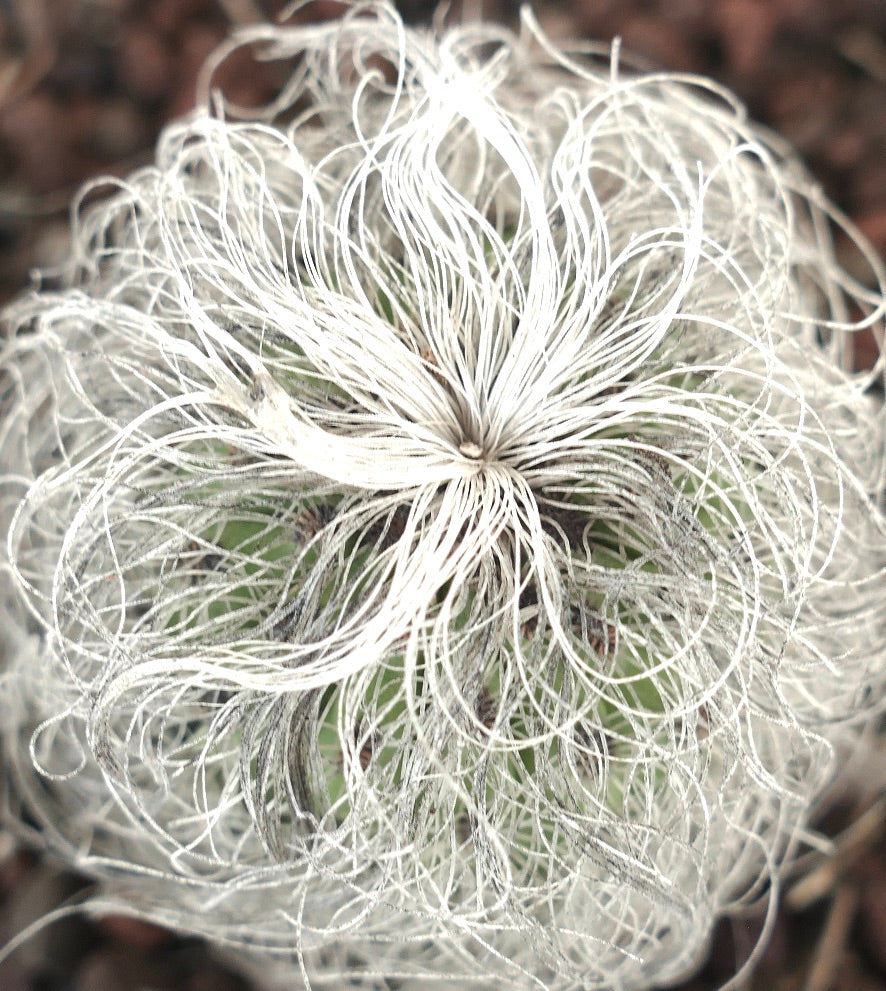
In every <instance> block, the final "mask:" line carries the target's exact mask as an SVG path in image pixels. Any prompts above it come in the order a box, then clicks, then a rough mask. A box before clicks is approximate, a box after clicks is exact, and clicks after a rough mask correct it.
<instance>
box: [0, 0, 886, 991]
mask: <svg viewBox="0 0 886 991" xmlns="http://www.w3.org/2000/svg"><path fill="white" fill-rule="evenodd" d="M525 25H526V28H527V30H526V33H525V37H524V38H523V39H518V38H517V37H515V36H513V35H511V34H510V33H508V32H507V31H506V30H504V29H503V28H498V27H494V26H490V25H473V26H463V27H461V28H458V29H453V30H451V31H449V32H447V33H445V34H443V35H442V36H439V37H434V36H432V35H431V34H425V33H419V32H413V31H408V30H406V29H405V28H404V27H403V25H402V24H401V23H400V21H399V20H398V18H397V16H396V14H395V13H394V12H393V10H392V9H390V8H389V7H388V6H385V5H383V4H369V5H361V6H357V7H354V8H353V9H352V10H351V11H350V12H349V14H348V15H347V16H346V17H345V18H344V19H343V20H342V21H341V22H338V23H335V24H331V25H323V26H314V27H308V28H297V29H296V28H290V29H286V28H271V27H258V28H252V29H250V30H249V31H247V32H246V33H244V34H243V35H242V36H241V37H240V38H239V39H238V40H237V43H238V44H245V43H250V44H257V45H258V46H259V49H258V50H259V51H260V53H261V54H262V55H263V56H264V57H267V58H279V59H291V60H292V72H291V76H290V79H289V82H288V83H287V84H286V85H285V86H284V87H283V88H282V89H281V91H280V94H279V96H278V97H277V98H276V99H275V100H274V101H273V102H272V103H271V104H270V105H269V106H267V107H266V108H264V109H263V110H262V111H260V112H258V113H255V114H247V113H246V112H245V111H243V112H240V111H237V109H236V108H232V107H229V106H225V105H224V103H223V102H222V101H221V100H220V99H219V98H217V97H214V98H207V99H206V101H205V102H204V104H203V105H202V106H201V107H200V108H199V109H198V111H197V112H196V113H195V114H194V115H193V116H192V117H190V118H189V119H187V120H186V121H184V122H182V123H180V124H177V125H176V126H173V127H170V128H169V129H168V130H167V131H166V132H165V133H164V135H163V137H162V140H161V142H160V145H159V149H158V152H157V158H156V164H155V165H154V166H152V167H150V168H146V169H144V170H142V171H140V172H137V173H136V174H135V175H133V176H131V177H130V178H129V179H127V180H125V181H121V182H119V183H118V184H117V185H116V189H115V191H114V193H113V195H110V196H108V197H106V198H104V199H103V200H102V201H101V202H99V203H97V204H91V205H89V206H88V207H84V208H82V209H78V211H77V212H76V224H75V242H74V253H73V256H72V258H71V261H70V263H69V265H68V266H67V268H66V270H65V271H64V272H63V273H61V275H60V277H59V278H58V284H57V285H56V286H55V287H54V288H53V287H51V286H49V285H44V287H43V288H42V290H41V291H39V292H36V293H33V294H31V295H29V296H27V297H25V298H23V299H22V300H21V301H19V302H18V303H17V304H15V305H14V306H13V307H11V308H10V309H9V310H8V312H7V314H6V317H7V321H8V324H9V327H10V335H9V338H8V341H7V343H6V347H5V353H4V359H3V370H2V375H3V379H2V388H3V403H4V416H3V420H2V435H0V439H2V457H3V464H4V466H5V472H6V474H5V475H4V476H3V478H2V490H0V491H2V511H3V513H4V514H5V519H6V521H7V522H8V523H9V525H10V536H9V543H8V561H7V567H6V573H5V578H6V579H7V580H5V581H4V584H3V586H2V587H3V595H4V624H5V628H4V630H3V636H4V650H5V652H6V656H5V660H4V664H5V668H6V673H5V676H4V678H3V681H2V691H0V705H2V733H3V741H4V747H5V757H6V761H7V763H8V765H9V767H10V775H11V777H12V779H13V782H12V783H13V786H14V792H15V794H16V795H17V796H18V797H17V799H15V800H14V801H13V805H12V807H11V808H10V809H8V810H7V815H9V816H12V817H13V818H16V819H18V820H19V821H20V823H24V822H27V823H29V824H30V825H31V827H33V835H34V836H35V837H36V838H38V839H39V841H40V842H43V843H45V844H46V845H47V846H48V847H50V848H51V849H53V850H55V851H56V852H59V853H61V854H63V855H64V856H66V857H67V858H69V859H70V860H71V861H73V862H75V863H76V864H77V865H78V866H79V867H80V868H81V869H83V870H85V871H87V872H88V873H90V874H92V875H93V876H95V877H96V878H98V879H100V880H101V882H102V892H103V894H102V897H101V899H100V901H98V902H97V903H96V904H97V905H99V906H104V907H107V906H117V907H119V908H122V909H124V910H127V911H135V912H137V913H140V914H143V915H145V916H148V917H151V918H153V919H156V920H159V921H161V922H164V923H166V924H168V925H171V926H173V927H175V928H178V929H180V930H184V931H188V932H194V933H202V934H205V935H206V936H208V937H210V938H212V939H213V940H215V941H217V942H220V943H226V944H229V945H235V946H240V945H242V946H248V947H251V948H263V949H264V950H266V951H268V952H271V953H273V954H277V955H279V956H281V957H283V958H288V957H291V958H292V959H294V960H296V961H297V962H298V964H299V966H300V967H301V968H302V970H303V973H304V976H305V977H306V979H309V980H310V982H311V983H312V984H313V985H315V986H318V987H319V986H330V987H336V988H337V987H339V986H340V983H339V982H340V981H341V976H342V974H344V973H346V974H347V975H348V977H349V978H350V979H351V980H353V981H354V982H355V983H357V982H361V986H364V987H373V988H381V987H389V986H398V987H399V986H407V985H408V984H409V979H410V978H415V980H416V984H415V986H416V987H425V986H428V985H430V984H431V983H436V985H437V986H446V987H470V988H482V989H484V991H485V989H494V988H514V987H527V988H528V987H535V988H540V989H541V988H547V989H551V991H555V989H557V991H560V989H564V991H565V989H569V988H575V989H577V988H582V989H595V988H596V989H604V988H605V989H616V991H628V989H639V988H644V987H647V986H648V985H649V984H651V983H652V982H653V981H655V982H658V983H661V982H665V981H667V980H669V979H673V978H675V977H676V976H678V975H679V974H680V973H681V972H683V971H684V970H685V969H686V968H687V967H689V966H691V965H692V964H693V962H694V961H695V960H696V959H697V957H698V955H699V953H700V952H701V951H702V950H703V948H704V945H705V941H706V939H707V937H708V935H709V933H710V930H711V928H712V924H713V922H714V920H715V919H716V917H717V916H718V914H720V913H723V912H726V911H729V910H732V909H735V908H736V907H738V906H740V905H742V904H746V903H748V902H749V901H753V900H754V899H757V898H759V897H761V896H763V895H765V894H766V892H767V890H768V885H769V884H770V883H771V882H772V881H774V880H775V879H777V877H778V874H779V871H780V870H781V868H782V867H783V864H784V862H785V861H786V859H787V858H789V857H790V855H791V851H792V848H793V847H794V845H795V844H796V840H797V836H798V831H799V830H800V829H801V828H802V827H803V824H804V822H805V821H806V817H807V815H808V812H809V809H810V806H811V803H812V802H813V801H814V799H815V797H816V795H817V794H818V793H819V792H820V791H821V789H822V787H823V786H824V784H825V783H826V782H827V780H828V777H829V775H830V774H831V771H832V763H833V761H832V756H833V749H834V746H835V744H836V743H837V742H838V741H839V739H840V738H841V736H845V735H846V734H850V735H851V733H852V731H853V727H855V726H859V725H862V724H863V723H864V722H865V720H867V719H869V717H870V716H871V714H872V713H873V712H875V711H878V710H879V709H880V708H881V707H882V699H883V692H882V688H883V677H884V656H883V646H882V644H883V642H884V636H886V597H884V596H883V575H884V572H883V566H884V561H886V525H884V517H883V511H882V499H883V493H884V438H886V431H884V416H883V413H882V411H881V410H879V409H878V408H877V406H876V405H875V404H874V402H873V401H872V400H871V398H870V397H869V396H868V395H867V394H866V390H867V389H868V387H869V386H870V385H871V383H872V382H873V381H874V379H876V378H877V377H878V376H882V371H883V361H882V358H881V360H880V362H879V363H878V365H877V367H876V368H875V369H874V371H873V372H871V373H870V374H869V375H866V376H860V375H853V374H852V369H851V363H852V353H853V335H854V334H855V333H856V332H857V331H859V330H861V329H863V328H873V330H874V332H875V333H876V334H878V335H880V334H881V333H882V319H883V312H884V304H883V294H882V285H883V273H882V269H881V268H880V267H879V263H878V262H877V261H876V259H875V258H874V257H873V256H872V255H871V254H870V253H869V252H867V251H866V249H865V248H864V246H863V245H860V250H861V251H862V252H863V253H866V255H867V258H868V261H869V263H870V266H871V270H872V271H873V273H874V275H875V276H876V279H877V282H878V286H879V288H878V289H877V290H875V291H869V290H866V289H865V288H864V287H862V286H860V285H857V284H855V283H854V282H853V281H852V280H851V279H850V277H849V276H848V275H847V274H846V273H844V272H843V271H841V269H840V268H839V267H838V266H837V264H836V262H835V259H834V253H833V250H832V246H831V243H830V240H829V230H830V228H831V224H832V222H833V221H834V220H835V219H837V222H838V223H839V218H835V215H834V213H833V211H832V209H831V208H830V207H829V206H828V205H827V204H826V203H824V202H823V201H822V199H821V198H820V197H819V196H818V195H817V194H816V193H815V192H814V190H812V188H811V187H810V186H809V185H808V183H807V180H806V179H805V177H804V175H803V173H802V172H801V171H800V170H799V169H798V168H797V166H796V165H795V164H794V163H793V162H792V161H791V160H789V159H787V158H785V157H784V155H783V153H782V152H781V151H780V150H776V148H775V146H774V145H773V143H772V142H771V141H769V140H764V139H762V138H761V137H760V136H759V134H758V133H757V132H756V131H755V130H754V129H753V128H752V127H750V126H749V125H748V124H747V123H746V121H745V119H744V116H743V114H742V110H741V108H740V107H739V106H737V105H736V104H735V103H734V102H733V101H732V99H731V97H730V96H729V95H728V94H727V93H724V92H723V91H721V90H719V89H717V88H716V87H715V86H714V85H713V84H710V83H706V82H704V81H700V80H697V79H690V78H678V77H674V76H670V75H664V74H662V75H645V76H643V75H640V76H638V75H633V74H624V73H622V72H621V71H620V69H619V66H618V60H617V58H616V57H614V56H613V57H612V59H611V61H610V62H609V63H608V64H607V62H606V61H605V60H604V59H601V58H600V53H596V54H595V53H594V52H593V51H586V52H584V53H583V54H582V53H577V52H576V53H573V54H571V55H568V54H566V53H564V52H562V51H558V50H555V49H554V48H553V47H552V46H551V45H550V44H549V43H548V42H547V41H546V40H545V39H544V37H543V36H542V35H541V34H540V32H538V31H537V29H535V28H534V25H533V23H532V21H531V19H529V18H527V20H526V22H525ZM22 590H24V593H25V595H23V596H22V595H20V592H21V591H22ZM22 828H24V827H22ZM385 978H390V979H396V980H397V981H399V982H400V983H397V984H394V985H390V984H386V983H385V982H384V979H385ZM409 986H411V985H409Z"/></svg>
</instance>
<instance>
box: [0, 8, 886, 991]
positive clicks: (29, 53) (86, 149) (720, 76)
mask: <svg viewBox="0 0 886 991" xmlns="http://www.w3.org/2000/svg"><path fill="white" fill-rule="evenodd" d="M465 4H466V5H469V4H470V0H465ZM282 6H283V2H282V0H0V303H2V302H3V301H4V300H6V299H8V298H10V297H11V296H12V295H14V294H15V293H16V292H18V291H20V290H21V288H22V287H23V286H25V285H26V283H27V281H28V277H29V276H28V273H29V271H30V270H31V269H32V268H33V267H34V266H45V265H51V264H53V263H54V262H55V261H57V260H59V259H60V258H61V257H63V256H64V253H65V251H66V246H67V226H68V212H67V211H68V204H69V202H70V200H71V197H72V195H73V194H74V193H75V191H76V190H77V188H78V187H79V186H80V184H81V183H82V182H83V181H84V180H87V179H89V178H91V177H93V176H96V175H103V174H112V175H125V174H126V173H128V172H130V171H131V170H132V169H133V168H136V167H137V166H139V165H141V164H144V163H147V162H148V161H150V159H151V155H152V148H153V144H154V141H155V138H156V135H157V133H158V131H159V129H160V128H161V127H162V126H163V124H164V123H166V122H167V121H169V120H171V119H173V118H174V117H176V116H178V115H180V114H181V113H183V112H185V111H186V110H187V109H188V108H189V107H190V105H191V104H192V101H193V99H194V93H195V85H196V81H197V77H198V73H199V70H200V66H201V64H202V63H203V60H204V58H205V56H206V55H207V53H208V52H210V51H211V50H212V48H213V47H214V46H215V45H216V44H217V43H218V42H219V41H220V40H221V39H222V38H224V37H225V35H226V34H227V32H228V31H229V29H230V27H231V25H232V24H243V23H247V22H249V21H253V20H260V19H263V18H264V19H267V18H272V17H274V15H275V14H277V13H278V12H279V10H280V9H281V8H282ZM398 6H399V7H400V9H401V11H402V12H403V14H404V16H405V17H406V18H407V19H408V20H412V21H419V20H424V19H427V18H428V17H429V16H430V14H431V11H432V5H431V4H428V3H426V2H424V0H402V2H401V3H400V4H399V5H398ZM452 9H453V13H454V15H456V16H457V12H458V9H459V5H458V3H454V4H453V5H452ZM472 9H473V8H472ZM338 10H339V7H338V5H337V4H335V3H332V2H328V0H321V2H317V3H314V4H312V5H311V6H310V7H309V8H308V10H307V11H306V12H302V13H301V14H300V15H299V16H301V17H303V18H307V17H313V18H318V17H321V16H322V17H328V16H334V15H335V13H336V12H337V11H338ZM535 10H536V15H537V17H538V19H539V20H540V22H541V24H542V26H543V27H544V28H545V29H546V30H547V31H548V32H549V33H550V34H552V35H553V36H554V37H555V38H569V37H587V38H596V39H610V38H612V37H614V36H616V35H619V36H621V37H622V39H623V43H624V46H625V48H626V49H627V50H630V51H632V52H635V53H638V54H639V55H641V56H643V57H644V58H645V59H647V60H648V61H649V63H650V65H653V66H661V67H666V68H673V69H678V70H685V71H689V72H698V73H703V74H706V75H710V76H713V77H714V78H716V79H717V80H719V81H721V82H723V83H725V84H727V85H728V86H730V87H731V88H732V89H734V90H735V91H736V92H737V93H738V94H739V96H740V97H741V98H742V99H743V100H744V101H745V102H746V103H747V105H748V107H749V110H750V113H751V116H752V117H754V118H756V119H757V120H759V121H761V122H763V123H764V124H766V125H769V126H771V127H772V128H774V129H775V130H777V131H778V132H780V133H781V134H782V135H784V136H785V137H786V138H788V139H789V140H790V141H791V142H792V143H793V144H794V145H795V146H796V147H797V148H798V149H799V151H800V152H801V153H802V155H803V157H804V158H805V160H806V162H807V163H808V165H809V167H810V169H811V171H812V172H813V174H814V175H815V176H816V178H817V179H818V181H819V182H820V183H821V184H822V186H823V187H824V188H825V190H826V191H827V192H828V194H829V195H830V196H831V198H832V199H833V200H835V201H836V203H837V204H838V205H839V206H840V207H841V208H842V209H843V210H844V211H845V213H846V214H847V215H848V217H849V218H851V220H852V221H853V222H854V223H855V224H857V225H858V227H859V228H860V229H861V230H862V231H864V232H865V233H866V234H867V236H868V237H869V238H870V239H871V241H872V242H873V243H874V245H875V246H876V247H877V248H878V249H879V251H880V254H881V255H886V0H562V2H547V3H545V2H543V0H539V2H538V3H536V5H535ZM516 12H517V5H516V4H510V3H505V2H504V0H486V2H485V4H484V13H485V14H486V15H487V16H489V17H493V18H499V19H504V20H507V21H510V22H513V21H514V19H515V17H516ZM242 69H243V66H242V65H238V64H237V62H236V61H235V60H232V62H230V63H228V64H226V66H225V69H224V73H225V78H224V79H222V80H221V82H222V83H223V84H224V85H225V88H226V91H227V92H228V93H229V95H232V96H236V97H238V98H239V99H241V100H243V101H244V102H247V103H248V102H249V101H250V100H255V99H260V98H261V96H262V95H263V93H265V92H266V91H267V88H268V87H272V86H273V84H274V81H273V80H272V79H269V78H266V77H262V75H261V73H256V72H255V71H250V72H248V73H243V72H242ZM238 70H239V74H238ZM847 264H849V265H852V264H854V263H853V262H852V260H851V259H850V258H849V256H847ZM864 274H865V273H863V272H859V275H861V276H862V277H864ZM884 796H886V750H884V747H883V745H882V744H881V745H880V746H879V748H877V747H874V748H872V749H871V750H870V752H869V753H867V754H865V755H863V756H862V757H860V758H859V759H858V760H856V761H855V765H854V766H853V767H852V768H851V773H849V775H848V777H847V779H846V780H845V782H844V784H843V787H842V791H841V793H840V794H839V795H835V796H834V797H833V799H832V801H830V802H829V803H828V806H827V811H826V813H823V820H822V823H821V828H822V830H823V831H824V832H825V834H826V835H828V836H831V837H834V838H835V844H836V847H835V849H836V853H835V854H832V855H829V856H825V855H822V854H818V855H810V856H809V857H808V858H807V859H806V860H805V861H804V862H803V863H802V864H801V866H800V869H799V870H798V872H797V875H796V877H795V878H793V879H792V880H791V881H790V883H789V884H788V885H786V888H787V895H786V897H784V898H783V899H781V901H780V903H779V909H778V912H777V915H776V918H775V921H774V926H773V932H772V937H771V939H770V940H769V942H768V949H767V950H766V952H765V953H764V955H763V957H762V959H761V961H760V963H759V966H758V967H757V969H756V971H755V972H754V974H753V975H752V976H751V977H750V978H749V980H748V982H747V983H746V984H745V985H744V986H745V987H746V988H747V989H749V991H886V797H884ZM83 888H84V882H83V881H82V880H81V879H79V878H76V877H73V876H71V875H70V874H68V873H66V872H65V871H64V870H63V869H60V868H59V867H58V866H56V865H53V864H51V863H48V862H46V861H45V860H41V859H40V858H39V857H38V856H37V855H35V854H34V853H32V852H29V851H26V850H21V849H18V848H17V847H16V846H15V844H14V843H13V842H12V840H11V838H9V837H8V836H6V835H5V834H2V833H0V943H2V942H3V941H4V940H6V939H8V938H9V937H10V936H12V935H13V934H15V933H17V932H20V931H21V930H22V929H23V928H24V927H25V926H26V925H27V924H28V923H29V922H30V921H31V920H33V919H35V918H38V917H40V916H41V915H42V914H43V913H45V912H47V911H49V910H51V909H53V908H56V907H57V906H59V905H60V904H62V903H63V902H64V901H65V900H66V899H68V898H70V897H72V896H74V895H76V894H77V892H79V891H82V890H83ZM761 925H762V921H761V916H760V915H759V914H758V915H755V916H751V917H749V918H747V919H741V920H726V921H724V922H722V923H721V925H720V926H719V927H718V929H717V931H716V934H715V937H714V939H713V941H712V945H711V952H710V957H709V960H708V961H707V963H706V964H705V965H704V966H703V967H702V969H701V970H700V972H699V973H698V974H697V975H696V976H695V977H693V978H692V979H691V980H690V981H688V982H687V983H685V984H684V985H681V986H680V987H681V989H682V991H690V989H691V991H709V989H713V988H717V987H719V986H720V985H721V984H722V983H724V982H725V981H726V980H727V979H728V978H729V977H730V976H731V975H732V974H733V973H734V972H735V970H736V967H737V966H738V965H740V964H741V962H742V961H743V960H745V959H746V958H747V956H748V954H749V953H750V952H751V950H752V948H753V946H754V945H755V943H756V939H757V936H758V934H759V932H760V929H761ZM147 989H151V991H259V986H258V985H255V984H252V983H250V982H248V981H247V980H246V979H245V978H243V977H240V976H238V975H237V974H235V973H234V972H232V971H231V970H229V969H228V968H227V967H225V966H224V965H222V964H221V963H219V962H218V961H216V960H215V959H214V958H213V956H212V954H211V953H210V951H209V950H208V949H207V948H206V947H205V946H204V945H203V944H202V943H200V942H199V941H196V940H184V939H181V938H178V937H175V936H173V935H172V934H170V933H167V932H165V931H163V930H160V929H156V928H154V927H151V926H148V925H145V924H143V923H139V922H133V921H131V920H127V919H122V918H108V919H104V920H102V921H100V922H98V923H93V922H89V921H87V920H83V919H79V918H76V917H75V918H70V919H67V920H65V921H63V922H58V923H55V924H53V925H51V926H49V927H48V928H46V929H44V930H43V931H41V932H40V933H38V934H37V935H36V936H34V937H33V938H32V939H30V940H29V941H28V942H27V943H26V944H25V945H24V947H23V948H22V949H21V950H18V951H16V953H14V954H13V955H12V956H11V957H10V958H9V959H8V960H7V961H5V962H4V963H2V964H0V991H147Z"/></svg>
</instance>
